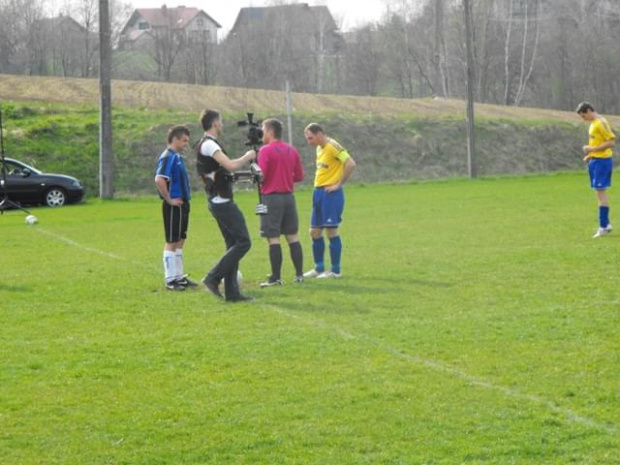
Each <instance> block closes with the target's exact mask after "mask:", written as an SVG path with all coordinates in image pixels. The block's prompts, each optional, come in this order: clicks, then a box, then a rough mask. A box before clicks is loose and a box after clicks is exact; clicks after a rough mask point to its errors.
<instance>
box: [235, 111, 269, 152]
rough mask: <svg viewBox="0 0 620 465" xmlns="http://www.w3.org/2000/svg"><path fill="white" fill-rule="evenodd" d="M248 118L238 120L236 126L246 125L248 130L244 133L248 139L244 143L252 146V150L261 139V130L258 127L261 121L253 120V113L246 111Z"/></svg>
mask: <svg viewBox="0 0 620 465" xmlns="http://www.w3.org/2000/svg"><path fill="white" fill-rule="evenodd" d="M247 115H248V119H247V120H244V121H238V122H237V126H239V127H245V126H249V127H248V132H247V133H246V137H247V138H248V141H247V142H246V143H245V145H246V146H248V147H252V148H253V149H254V150H256V148H257V147H258V146H259V145H260V144H261V143H262V141H263V130H262V129H261V128H260V125H261V123H262V122H261V121H256V122H254V113H249V112H248V113H247Z"/></svg>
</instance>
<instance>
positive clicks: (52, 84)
mask: <svg viewBox="0 0 620 465" xmlns="http://www.w3.org/2000/svg"><path fill="white" fill-rule="evenodd" d="M98 92H99V84H98V81H96V80H94V79H76V78H53V77H37V76H10V75H1V74H0V99H4V100H22V101H24V100H25V101H29V100H36V101H45V102H54V103H71V104H97V102H98ZM112 95H113V101H114V105H117V106H120V107H125V108H148V109H151V110H161V109H169V108H174V109H175V110H185V111H195V112H199V111H201V110H203V109H204V108H205V106H209V107H212V108H218V109H220V110H221V111H224V112H226V111H228V112H244V111H248V110H249V111H254V112H255V113H257V114H259V113H260V114H266V113H281V112H282V111H283V110H284V109H285V94H284V93H283V92H274V91H266V90H257V89H239V88H231V87H205V86H197V85H187V84H167V83H160V82H141V81H113V86H112ZM293 107H294V109H295V111H299V112H304V113H313V112H318V113H322V114H326V113H336V114H348V113H354V114H358V115H377V116H396V115H412V116H417V117H419V118H442V117H454V116H456V115H462V114H464V113H465V103H464V102H463V101H460V100H449V99H439V100H433V99H430V98H429V99H410V100H407V99H395V98H381V97H354V96H335V95H317V94H299V93H293ZM476 114H477V116H479V117H481V118H483V119H502V120H511V121H521V122H522V121H540V120H546V121H555V122H567V123H574V122H575V115H574V114H573V113H570V112H562V111H554V110H543V109H533V108H516V107H505V106H497V105H484V104H478V105H476ZM611 120H612V121H613V123H614V124H615V125H620V117H615V118H613V117H612V118H611Z"/></svg>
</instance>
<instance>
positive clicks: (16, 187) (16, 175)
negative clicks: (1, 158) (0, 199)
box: [4, 160, 41, 203]
mask: <svg viewBox="0 0 620 465" xmlns="http://www.w3.org/2000/svg"><path fill="white" fill-rule="evenodd" d="M4 163H5V166H4V168H5V169H6V185H5V187H6V193H7V196H8V197H9V198H10V199H11V200H13V201H14V202H20V203H25V202H37V201H38V200H39V199H40V197H41V196H40V195H39V190H40V186H39V185H38V183H37V180H36V179H33V177H32V176H33V175H34V173H32V172H31V171H30V170H29V169H28V168H26V167H24V166H22V165H20V164H18V163H14V162H12V161H8V160H5V162H4Z"/></svg>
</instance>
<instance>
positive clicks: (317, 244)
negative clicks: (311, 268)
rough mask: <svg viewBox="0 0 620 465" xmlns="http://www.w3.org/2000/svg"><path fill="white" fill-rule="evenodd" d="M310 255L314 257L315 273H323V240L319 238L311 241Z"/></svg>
mask: <svg viewBox="0 0 620 465" xmlns="http://www.w3.org/2000/svg"><path fill="white" fill-rule="evenodd" d="M312 255H313V256H314V264H315V269H316V271H325V261H324V258H323V257H324V256H325V239H323V236H321V237H320V238H318V239H312Z"/></svg>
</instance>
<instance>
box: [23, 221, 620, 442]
mask: <svg viewBox="0 0 620 465" xmlns="http://www.w3.org/2000/svg"><path fill="white" fill-rule="evenodd" d="M35 231H37V232H40V233H41V234H45V235H47V236H50V237H52V238H54V239H56V240H58V241H60V242H63V243H65V244H67V245H70V246H72V247H77V248H80V249H82V250H85V251H87V252H90V253H94V254H97V255H102V256H104V257H108V258H112V259H114V260H119V261H123V262H128V263H130V264H132V265H135V266H139V267H141V268H144V267H145V265H144V264H142V263H138V262H134V261H131V260H128V259H126V258H124V257H121V256H119V255H115V254H113V253H110V252H106V251H103V250H99V249H96V248H93V247H88V246H85V245H82V244H80V243H79V242H76V241H74V240H72V239H69V238H67V237H64V236H61V235H59V234H54V233H52V232H50V231H46V230H45V229H43V228H41V227H37V228H36V229H35ZM149 269H151V267H149ZM260 305H261V307H264V308H269V309H271V310H273V311H275V312H276V313H279V314H281V315H284V316H286V317H287V318H290V319H294V320H298V321H302V322H303V323H305V324H308V325H311V326H314V327H315V328H319V329H322V330H332V331H336V332H337V333H338V334H339V335H340V337H342V338H343V339H344V340H346V341H351V340H360V341H365V342H367V343H370V344H372V345H374V346H377V347H379V348H380V349H381V350H383V351H384V352H387V353H388V354H390V355H393V356H396V357H399V358H402V359H404V360H407V361H408V362H412V363H415V364H416V365H420V366H423V367H426V368H429V369H431V370H433V371H437V372H440V373H447V374H449V375H452V376H455V377H457V378H461V379H463V380H465V381H467V382H468V383H470V384H472V385H474V386H477V387H480V388H483V389H488V390H493V391H497V392H501V393H503V394H505V395H506V396H508V397H512V398H515V399H519V400H524V401H527V402H531V403H534V404H538V405H542V406H544V407H546V408H547V409H549V410H550V411H552V412H554V413H557V414H561V415H564V416H565V417H566V418H567V419H568V420H569V421H570V422H572V423H576V424H580V425H584V426H587V427H590V428H594V429H599V430H603V431H605V432H607V433H609V434H614V435H615V434H618V429H617V428H616V427H615V426H613V425H606V424H603V423H600V422H597V421H596V420H592V419H591V418H588V417H584V416H583V415H579V414H577V413H575V412H573V411H572V410H570V409H568V408H565V407H560V406H558V405H556V403H554V402H552V401H550V400H547V399H545V398H543V397H539V396H534V395H530V394H524V393H522V392H521V391H519V390H517V389H513V388H509V387H506V386H501V385H498V384H493V383H491V382H489V381H485V380H484V379H482V378H478V377H476V376H473V375H470V374H469V373H466V372H464V371H461V370H458V369H456V368H453V367H451V366H449V365H446V364H444V363H441V362H437V361H435V360H430V359H425V358H422V357H418V356H415V355H409V354H407V353H406V352H404V351H403V350H401V349H396V348H394V347H392V346H389V345H385V344H383V343H381V342H380V341H377V340H375V339H373V338H371V337H368V336H365V335H362V336H360V335H357V336H356V335H355V334H353V333H351V332H350V331H348V330H345V329H342V328H339V327H338V326H336V325H332V324H330V323H327V322H326V321H323V320H321V319H319V318H312V319H308V318H307V317H302V316H300V315H297V314H294V313H290V312H287V311H286V310H282V309H281V308H279V307H276V306H274V305H269V304H260Z"/></svg>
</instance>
